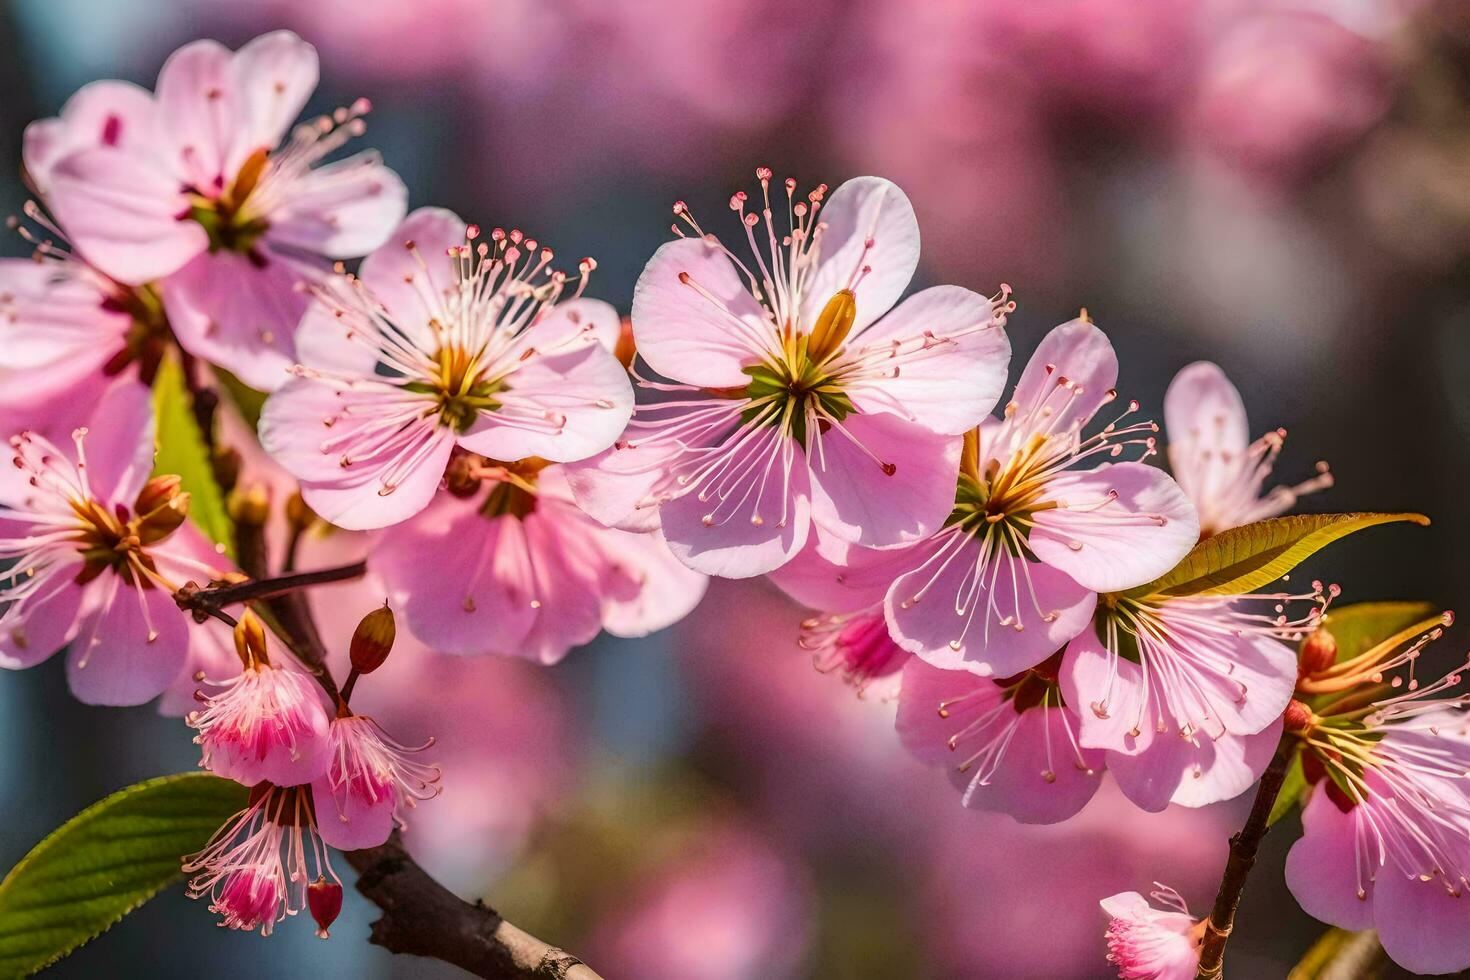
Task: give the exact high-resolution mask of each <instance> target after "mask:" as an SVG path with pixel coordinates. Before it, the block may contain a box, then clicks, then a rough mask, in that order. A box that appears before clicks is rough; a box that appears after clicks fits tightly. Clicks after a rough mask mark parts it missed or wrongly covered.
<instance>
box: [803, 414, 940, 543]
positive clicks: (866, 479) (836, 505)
mask: <svg viewBox="0 0 1470 980" xmlns="http://www.w3.org/2000/svg"><path fill="white" fill-rule="evenodd" d="M811 439H812V442H813V447H812V449H811V450H809V451H808V454H807V456H808V458H809V459H810V461H811V473H812V519H813V520H814V521H816V522H817V524H819V525H820V526H821V527H822V529H823V530H824V531H827V532H829V533H831V534H832V535H833V536H834V537H838V538H841V539H842V540H844V541H852V542H854V543H856V544H861V545H866V546H868V547H885V546H891V545H898V544H908V543H910V542H913V541H918V540H920V539H922V538H925V537H927V536H928V535H930V534H932V533H934V532H935V531H937V530H939V528H940V527H941V526H943V524H944V520H945V518H947V517H948V516H949V514H950V511H951V510H953V509H954V490H955V479H956V477H957V476H958V474H959V463H960V444H961V439H960V438H959V437H958V436H939V435H935V434H934V433H932V432H928V431H926V430H924V429H921V428H919V427H918V426H915V425H913V424H911V423H908V422H905V421H902V420H901V419H897V418H894V417H893V416H890V415H862V414H859V413H856V412H854V413H853V414H851V415H849V416H847V418H845V419H843V420H842V421H841V422H839V423H836V424H834V425H833V427H832V428H831V429H830V430H829V431H827V432H826V433H825V434H822V435H815V434H813V435H812V436H811Z"/></svg>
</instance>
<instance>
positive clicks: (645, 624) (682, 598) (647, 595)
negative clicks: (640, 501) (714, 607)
mask: <svg viewBox="0 0 1470 980" xmlns="http://www.w3.org/2000/svg"><path fill="white" fill-rule="evenodd" d="M593 533H594V534H595V535H596V540H597V542H598V546H599V547H600V548H601V549H603V551H604V552H605V553H606V556H607V558H606V560H607V572H606V574H605V575H604V577H603V583H602V589H603V593H602V626H603V628H604V629H605V630H607V631H608V632H609V633H611V634H613V635H614V636H647V635H648V634H649V633H654V632H657V631H658V630H661V629H664V628H666V627H669V626H672V625H673V624H674V623H677V622H678V621H679V620H681V619H683V618H684V617H685V616H687V615H689V613H691V612H693V611H694V607H695V606H697V605H699V600H700V599H702V598H703V597H704V593H705V589H706V588H707V587H708V585H709V580H708V579H707V578H705V576H703V575H701V574H699V573H698V572H696V571H694V570H692V569H690V568H688V567H687V566H685V565H684V563H683V562H681V561H679V560H678V559H676V558H675V557H674V555H673V552H671V551H669V546H668V545H667V544H665V543H664V539H663V535H662V534H660V533H658V532H657V531H654V532H651V533H648V534H631V533H629V532H627V531H618V530H614V529H612V528H603V529H594V531H593Z"/></svg>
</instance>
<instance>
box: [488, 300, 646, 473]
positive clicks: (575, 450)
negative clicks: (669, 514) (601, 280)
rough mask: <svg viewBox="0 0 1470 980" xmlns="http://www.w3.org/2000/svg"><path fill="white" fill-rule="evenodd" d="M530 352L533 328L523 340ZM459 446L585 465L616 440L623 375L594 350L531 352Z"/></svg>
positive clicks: (625, 397)
mask: <svg viewBox="0 0 1470 980" xmlns="http://www.w3.org/2000/svg"><path fill="white" fill-rule="evenodd" d="M529 342H530V343H531V344H532V345H533V346H535V345H536V344H537V342H538V338H537V336H536V333H535V328H532V331H531V333H530V335H529ZM495 397H496V398H497V399H498V400H499V401H500V407H499V408H498V409H496V410H494V411H491V412H482V413H481V414H480V415H479V417H478V418H477V419H476V420H475V422H474V424H472V425H471V426H470V428H469V430H468V431H467V432H465V433H463V434H462V435H460V436H459V444H460V445H461V446H464V447H465V448H466V449H468V450H470V451H471V452H476V453H480V454H481V455H484V456H489V457H490V458H491V459H502V460H517V459H524V458H525V457H527V456H540V457H542V458H544V459H550V460H554V461H557V462H566V461H568V460H573V459H585V458H586V457H588V456H591V455H593V454H595V453H599V452H601V451H602V450H604V449H606V448H608V447H609V446H611V445H612V444H613V441H614V440H615V439H617V438H618V436H620V435H622V433H623V429H624V428H626V427H627V424H628V419H629V418H630V417H631V416H632V414H633V386H632V384H631V382H629V380H628V372H627V371H625V370H624V369H623V366H622V365H621V364H619V363H618V360H617V358H615V357H613V356H612V354H610V353H608V352H607V350H606V349H605V348H603V347H602V346H601V345H600V344H584V345H583V346H581V347H579V348H572V349H570V350H562V351H557V352H554V353H541V354H536V355H534V356H531V357H529V358H527V359H526V360H523V361H521V362H520V364H519V366H518V367H517V368H516V370H515V372H514V373H513V374H511V375H510V376H509V378H508V379H507V381H506V389H505V390H504V391H502V392H499V393H497V394H496V396H495Z"/></svg>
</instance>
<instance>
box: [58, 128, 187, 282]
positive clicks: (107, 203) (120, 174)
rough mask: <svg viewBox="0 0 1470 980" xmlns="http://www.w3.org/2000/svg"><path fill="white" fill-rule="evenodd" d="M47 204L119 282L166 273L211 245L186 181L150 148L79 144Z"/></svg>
mask: <svg viewBox="0 0 1470 980" xmlns="http://www.w3.org/2000/svg"><path fill="white" fill-rule="evenodd" d="M47 204H48V206H49V207H50V208H51V210H52V213H54V214H55V215H56V217H57V219H58V221H60V223H61V225H62V226H63V227H64V228H66V232H67V235H68V236H69V237H70V238H71V241H72V244H73V245H74V246H76V249H77V251H79V252H80V253H81V254H82V255H83V256H85V257H86V259H87V261H89V262H91V263H92V264H93V265H95V266H96V267H97V268H98V269H100V270H102V271H103V272H105V273H107V274H108V275H109V276H111V277H112V278H114V279H116V280H118V281H119V282H125V283H129V284H133V285H138V284H141V283H146V282H151V281H153V280H155V279H162V278H163V277H164V276H167V275H168V274H170V273H172V272H175V271H177V270H178V269H179V268H180V267H181V266H183V265H184V264H185V263H187V262H188V261H189V260H190V259H192V258H194V257H195V256H196V255H199V254H200V253H201V252H204V251H205V250H206V249H208V248H209V236H208V235H207V234H205V231H204V226H203V225H200V224H199V223H198V222H196V221H181V220H179V215H180V214H183V213H186V212H187V211H188V210H189V200H188V197H187V196H186V195H185V194H184V193H183V192H182V191H181V190H180V187H179V184H178V181H177V179H176V178H174V177H173V176H172V175H170V174H169V173H167V172H166V171H165V170H164V168H162V167H160V166H159V165H158V161H157V158H156V157H153V156H152V155H150V154H147V153H144V152H141V151H139V152H122V151H118V150H112V149H105V148H101V149H90V150H79V151H77V152H75V153H70V154H68V155H67V156H65V157H63V158H62V159H61V160H59V161H57V163H56V166H55V167H53V168H52V170H51V188H50V194H49V197H48V198H47Z"/></svg>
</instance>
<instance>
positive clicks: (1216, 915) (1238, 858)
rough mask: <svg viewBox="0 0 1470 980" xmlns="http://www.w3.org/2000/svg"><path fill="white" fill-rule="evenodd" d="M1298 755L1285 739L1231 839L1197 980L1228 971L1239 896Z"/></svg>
mask: <svg viewBox="0 0 1470 980" xmlns="http://www.w3.org/2000/svg"><path fill="white" fill-rule="evenodd" d="M1295 751H1296V739H1295V738H1294V737H1293V736H1290V735H1287V736H1284V737H1283V738H1282V740H1281V744H1280V745H1278V746H1277V747H1276V754H1275V755H1274V756H1272V757H1271V764H1270V765H1268V766H1267V767H1266V772H1265V773H1264V774H1263V775H1262V776H1261V782H1260V785H1259V786H1258V787H1257V788H1256V798H1255V802H1253V803H1252V804H1251V812H1250V816H1248V817H1246V821H1245V826H1243V827H1241V828H1240V830H1239V832H1237V833H1236V834H1235V836H1234V837H1231V838H1230V857H1229V859H1228V860H1227V861H1226V862H1225V874H1224V875H1223V876H1222V877H1221V878H1220V890H1219V891H1218V892H1216V893H1215V905H1214V907H1213V908H1212V909H1211V910H1210V917H1209V918H1208V919H1206V920H1205V935H1204V939H1203V941H1202V942H1201V944H1200V955H1199V972H1198V973H1197V974H1196V980H1219V978H1220V976H1221V973H1222V971H1223V970H1224V969H1225V943H1226V942H1227V941H1229V939H1230V931H1231V930H1232V929H1234V928H1235V912H1236V910H1237V909H1238V908H1240V894H1241V892H1242V891H1243V890H1244V888H1245V880H1246V877H1247V876H1248V875H1249V874H1250V871H1251V867H1252V866H1253V865H1254V864H1255V863H1256V852H1257V851H1258V850H1260V847H1261V839H1262V838H1263V837H1265V836H1266V829H1267V825H1268V823H1269V821H1270V819H1271V810H1272V808H1273V807H1275V805H1276V797H1277V796H1278V795H1280V793H1281V785H1282V783H1283V782H1285V780H1286V770H1287V768H1288V767H1289V766H1290V765H1291V756H1292V753H1293V752H1295Z"/></svg>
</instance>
